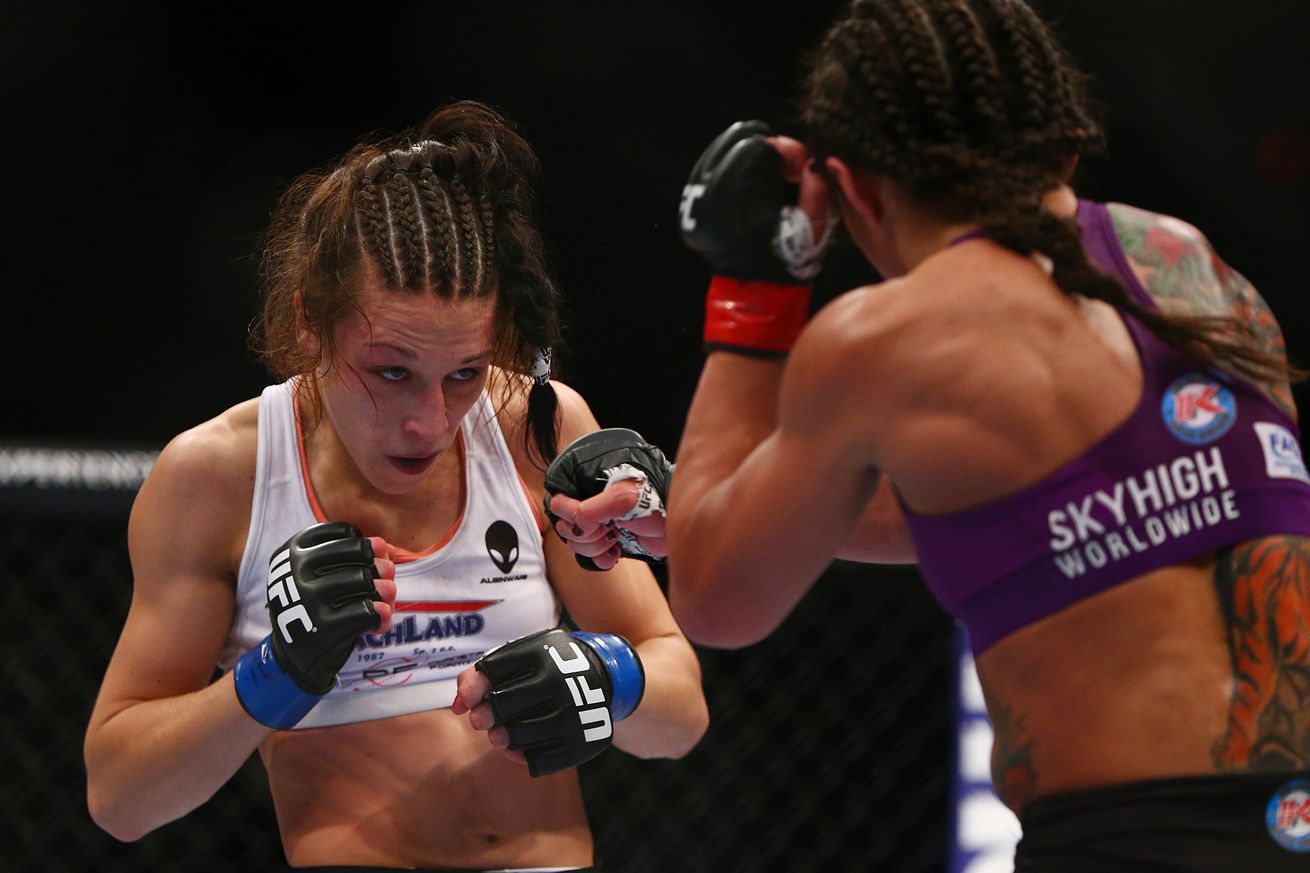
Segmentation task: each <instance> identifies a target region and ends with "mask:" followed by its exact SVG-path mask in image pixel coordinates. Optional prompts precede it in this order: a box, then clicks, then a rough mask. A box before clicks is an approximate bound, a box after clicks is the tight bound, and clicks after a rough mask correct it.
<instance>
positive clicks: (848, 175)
mask: <svg viewBox="0 0 1310 873" xmlns="http://www.w3.org/2000/svg"><path fill="white" fill-rule="evenodd" d="M823 167H824V169H825V170H827V171H828V176H829V177H830V178H831V179H833V180H834V181H835V182H836V183H837V192H838V194H839V195H840V196H841V203H842V206H843V208H844V209H846V210H848V211H849V212H851V213H853V215H851V216H847V217H848V223H849V218H852V217H858V218H859V219H861V220H862V221H864V222H866V223H867V222H874V223H881V222H882V220H883V216H884V211H885V209H884V204H883V202H882V197H881V195H880V192H879V191H878V189H877V186H875V185H868V184H861V182H860V181H859V180H857V179H856V178H855V172H854V171H853V170H852V169H851V168H850V166H849V165H848V164H847V163H846V162H845V161H843V160H842V159H841V158H832V157H830V158H827V159H826V160H824V162H823Z"/></svg>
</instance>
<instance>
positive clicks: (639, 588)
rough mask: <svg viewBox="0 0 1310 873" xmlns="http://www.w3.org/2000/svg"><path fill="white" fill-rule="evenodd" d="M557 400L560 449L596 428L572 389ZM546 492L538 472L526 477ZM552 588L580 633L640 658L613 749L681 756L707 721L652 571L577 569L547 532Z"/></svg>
mask: <svg viewBox="0 0 1310 873" xmlns="http://www.w3.org/2000/svg"><path fill="white" fill-rule="evenodd" d="M556 391H557V394H558V396H559V398H560V410H561V423H560V444H561V445H567V444H568V443H570V442H572V441H573V440H575V439H577V438H578V437H580V436H582V435H583V434H586V433H590V432H592V431H595V430H597V429H599V425H598V424H597V423H596V419H595V417H594V416H593V415H592V413H591V410H590V409H589V408H588V407H587V404H586V402H585V401H584V400H583V399H582V398H581V397H580V396H579V395H578V394H577V393H576V392H575V391H573V390H572V389H569V388H567V387H566V386H563V385H557V386H556ZM524 478H525V480H527V481H529V482H530V483H531V485H532V487H533V491H534V493H536V494H538V495H540V494H542V493H544V485H543V484H542V482H541V479H542V474H541V472H540V471H535V476H534V478H531V479H529V478H528V475H527V474H525V476H524ZM544 542H545V552H546V565H547V572H548V573H549V574H550V579H551V583H552V584H553V585H554V587H555V590H556V592H557V593H558V594H559V596H560V599H561V600H562V601H563V603H564V607H565V608H566V609H567V610H568V613H569V615H570V616H571V617H572V618H573V620H574V622H575V623H576V624H577V625H578V627H579V628H580V629H582V630H586V631H595V632H599V633H616V634H621V635H622V636H623V637H625V638H626V639H627V640H628V642H630V643H632V645H633V647H634V648H635V649H636V650H637V654H638V655H639V656H640V657H641V661H642V665H643V667H644V670H645V676H646V688H645V693H644V694H643V696H642V700H641V703H640V705H639V706H638V707H637V709H636V711H635V712H633V713H632V715H630V716H629V717H628V718H626V719H624V720H623V721H621V722H618V723H617V724H616V725H615V726H614V744H615V745H616V746H618V747H619V748H620V749H623V750H624V751H625V752H628V753H630V754H633V755H637V756H638V757H642V758H680V757H682V756H683V755H685V754H686V753H687V752H689V751H691V749H692V747H694V746H695V745H696V743H697V742H699V741H700V738H701V737H702V736H703V735H704V733H705V729H706V727H707V726H708V724H709V713H708V709H707V707H706V704H705V696H704V693H703V692H702V690H701V674H700V664H699V662H698V661H697V659H696V654H695V652H693V651H692V648H691V645H690V644H689V643H688V642H687V640H686V638H685V637H684V636H683V635H682V632H681V631H680V630H679V629H678V626H677V624H676V623H675V622H674V620H673V616H672V615H671V614H670V612H669V606H668V603H667V602H666V601H665V599H664V595H663V593H662V592H661V591H660V588H659V585H658V583H656V581H655V577H654V576H653V575H652V574H651V572H650V569H649V568H648V567H647V566H646V565H645V564H643V563H641V562H640V561H632V560H623V561H620V562H619V563H618V565H617V566H616V567H614V568H613V569H612V570H609V571H608V572H605V573H596V572H590V571H587V570H583V569H582V568H581V567H579V566H578V564H577V561H576V560H575V559H574V555H573V552H572V551H571V550H570V549H569V548H568V546H566V545H565V544H564V543H563V542H561V541H560V539H559V538H558V537H557V536H555V534H554V533H551V532H547V533H546V535H545V539H544Z"/></svg>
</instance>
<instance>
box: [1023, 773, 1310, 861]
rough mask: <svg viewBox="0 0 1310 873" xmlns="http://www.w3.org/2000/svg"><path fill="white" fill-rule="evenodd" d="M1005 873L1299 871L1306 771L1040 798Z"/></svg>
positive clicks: (1306, 833) (1309, 822)
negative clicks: (1010, 869) (1010, 872)
mask: <svg viewBox="0 0 1310 873" xmlns="http://www.w3.org/2000/svg"><path fill="white" fill-rule="evenodd" d="M1014 869H1015V873H1135V871H1151V873H1246V871H1250V873H1306V871H1308V870H1310V771H1307V772H1304V773H1278V774H1272V775H1271V774H1242V775H1221V776H1197V777H1186V778H1180V779H1157V780H1152V781H1149V782H1133V783H1129V784H1125V785H1116V786H1113V787H1110V788H1103V789H1097V790H1093V791H1079V792H1073V793H1069V794H1058V795H1052V796H1050V797H1044V798H1040V799H1039V800H1037V801H1035V802H1034V803H1033V804H1032V805H1031V806H1029V807H1028V809H1026V810H1025V811H1024V814H1023V839H1022V840H1021V841H1020V842H1019V848H1018V849H1017V850H1016V852H1015V865H1014Z"/></svg>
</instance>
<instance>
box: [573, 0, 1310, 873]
mask: <svg viewBox="0 0 1310 873" xmlns="http://www.w3.org/2000/svg"><path fill="white" fill-rule="evenodd" d="M1081 89H1082V77H1081V75H1080V74H1079V73H1078V72H1077V71H1076V70H1075V69H1074V68H1073V66H1072V65H1071V63H1070V62H1069V61H1068V59H1067V57H1066V56H1065V55H1064V53H1063V51H1062V50H1061V49H1060V47H1059V46H1058V44H1057V43H1056V42H1055V40H1054V37H1053V36H1052V34H1051V33H1050V31H1049V30H1048V29H1047V27H1046V26H1045V24H1044V23H1043V22H1042V21H1041V20H1040V19H1039V18H1038V17H1037V15H1036V14H1035V13H1034V12H1033V11H1032V10H1031V9H1030V8H1029V7H1028V6H1027V5H1025V4H1024V3H1023V2H1021V0H898V2H892V0H855V2H853V3H852V4H851V5H850V6H849V8H848V9H847V10H846V11H845V12H844V13H843V14H842V16H841V17H840V18H839V19H838V20H837V21H836V22H835V23H834V25H833V26H832V28H831V30H830V31H829V33H828V36H827V37H826V39H825V41H824V42H823V44H822V45H821V47H820V48H819V50H818V51H817V52H816V53H815V55H814V58H813V60H812V61H811V65H810V69H809V73H808V76H807V82H806V93H805V96H804V98H803V116H802V121H803V124H804V128H805V132H804V137H805V142H804V143H803V144H802V143H800V142H798V141H796V140H790V139H787V138H784V137H777V136H771V135H770V131H769V129H768V128H767V127H766V126H765V125H763V124H762V123H748V124H738V125H734V126H733V127H731V128H729V129H728V130H727V131H725V133H724V134H723V135H721V136H720V137H719V138H718V139H716V140H715V141H714V142H713V143H712V144H711V146H710V147H709V148H708V149H707V150H706V152H705V153H704V154H703V155H702V157H701V159H700V160H699V161H698V162H697V163H696V165H695V168H694V169H693V171H692V176H691V178H690V179H689V181H688V184H687V185H686V187H685V188H684V190H683V199H682V204H681V209H680V211H679V221H680V226H681V228H682V231H683V236H684V239H686V241H687V242H688V243H689V244H690V245H691V246H692V247H693V248H695V249H696V250H698V251H699V252H701V253H702V254H703V255H704V256H705V257H706V259H707V260H708V261H709V262H710V265H711V267H712V269H713V271H714V273H715V278H714V280H713V281H712V283H711V287H710V292H709V297H708V301H707V309H706V313H707V315H706V341H707V347H708V349H709V352H710V354H709V356H708V358H707V361H706V364H705V368H704V371H703V372H702V374H701V380H700V383H699V385H698V387H697V391H696V396H695V398H694V399H693V401H692V406H691V410H690V412H689V414H688V419H687V424H686V428H685V430H684V433H683V437H682V441H681V444H680V447H679V452H678V464H677V470H676V473H675V474H674V475H673V477H672V485H671V492H670V493H669V494H668V500H667V507H668V510H667V512H668V515H667V530H666V531H665V532H664V533H665V535H666V542H664V543H660V544H659V546H658V547H663V546H667V550H668V556H669V599H670V605H671V606H672V608H673V612H674V615H675V616H676V617H677V619H678V621H679V623H680V625H681V626H682V628H683V629H684V631H685V632H686V633H687V635H688V636H689V637H690V638H692V639H693V640H695V641H697V642H700V643H702V644H706V645H715V646H725V647H736V646H743V645H748V644H750V643H753V642H755V641H757V640H759V639H761V638H763V637H764V636H766V635H767V634H769V633H770V632H771V631H772V630H773V629H774V628H775V627H776V626H777V625H778V624H779V623H780V622H781V621H782V620H783V619H784V618H785V617H786V616H787V614H788V613H789V612H790V610H791V609H792V607H793V606H795V604H796V603H797V601H799V600H800V598H801V597H802V596H803V595H804V594H805V592H806V591H807V590H808V589H809V587H810V586H811V585H812V584H813V582H814V580H815V579H816V577H817V576H818V575H819V574H820V572H821V571H822V570H823V569H824V568H825V567H826V566H827V564H828V563H829V561H830V560H831V559H832V558H833V557H834V556H841V557H848V558H857V559H863V560H871V561H896V560H900V561H912V560H914V559H915V549H914V547H913V545H917V546H918V559H919V561H920V562H921V566H922V568H923V574H924V577H925V578H926V580H927V581H928V582H929V584H930V585H931V586H932V587H933V589H934V590H935V591H936V592H937V594H938V596H939V597H940V598H941V599H942V601H943V602H944V603H945V604H946V605H947V606H948V607H950V608H951V609H953V610H954V611H955V612H956V614H957V615H959V616H960V617H962V618H963V619H964V621H965V622H966V623H967V624H968V625H969V631H970V633H971V636H972V638H973V639H972V643H973V646H974V648H975V650H976V651H977V652H978V658H977V666H978V673H979V678H980V680H981V683H982V688H983V692H984V695H985V697H986V700H987V705H988V711H989V714H990V716H991V718H992V721H993V725H994V727H995V729H996V736H997V742H996V746H995V751H994V776H995V781H996V784H997V788H998V790H999V791H1000V793H1001V795H1002V798H1003V799H1004V800H1005V801H1006V803H1008V804H1009V805H1010V806H1011V807H1012V808H1013V809H1014V810H1015V811H1016V812H1018V813H1019V814H1020V815H1021V817H1022V823H1023V827H1024V838H1023V841H1022V843H1021V844H1020V848H1019V850H1018V852H1017V855H1016V866H1015V869H1016V870H1017V871H1019V873H1039V871H1058V873H1124V871H1148V870H1149V871H1161V870H1168V871H1179V873H1183V871H1187V873H1201V871H1204V873H1233V871H1237V870H1259V871H1261V873H1272V871H1278V873H1290V871H1293V870H1302V871H1303V870H1305V869H1306V867H1307V864H1310V856H1307V854H1306V853H1307V852H1310V487H1308V484H1307V481H1306V473H1305V467H1304V464H1303V462H1302V459H1301V453H1300V447H1299V444H1298V440H1299V436H1298V434H1297V431H1296V412H1295V409H1294V407H1293V404H1292V402H1291V393H1290V389H1289V387H1288V384H1289V379H1290V378H1291V377H1293V376H1299V375H1301V374H1300V373H1299V372H1298V371H1295V370H1292V369H1291V368H1289V367H1288V365H1287V359H1286V354H1285V350H1284V345H1283V339H1282V335H1281V332H1280V331H1279V329H1278V326H1277V324H1276V322H1275V321H1274V319H1273V316H1272V314H1271V313H1270V311H1269V309H1268V307H1267V306H1266V305H1265V302H1264V301H1263V300H1262V299H1261V298H1260V296H1259V295H1258V294H1257V293H1256V292H1255V290H1254V289H1253V288H1252V287H1251V286H1250V284H1249V283H1247V282H1246V281H1245V280H1244V279H1243V278H1242V277H1241V276H1240V275H1238V274H1237V273H1235V272H1233V271H1231V270H1230V269H1229V268H1228V267H1227V266H1225V265H1224V264H1223V263H1222V262H1221V261H1220V260H1219V259H1218V258H1217V257H1216V256H1215V254H1214V252H1213V250H1212V249H1211V248H1210V245H1209V243H1208V242H1207V241H1206V240H1205V239H1204V237H1202V236H1201V234H1200V233H1199V232H1198V231H1197V230H1196V229H1195V228H1192V227H1191V226H1190V225H1187V224H1184V223H1183V222H1181V221H1178V220H1176V219H1172V218H1168V217H1165V216H1160V215H1155V214H1151V213H1148V212H1145V211H1142V210H1139V209H1135V208H1132V207H1128V206H1121V205H1111V206H1102V205H1098V204H1093V203H1080V202H1079V200H1078V199H1077V197H1076V195H1075V194H1074V192H1073V191H1072V189H1071V188H1070V187H1069V186H1068V184H1067V182H1068V179H1069V178H1070V177H1071V175H1072V172H1073V170H1074V167H1075V165H1076V160H1077V156H1078V155H1080V154H1084V153H1087V152H1091V151H1094V150H1095V149H1096V148H1097V147H1098V146H1099V145H1100V130H1099V128H1098V126H1097V123H1096V121H1095V119H1094V118H1092V117H1091V115H1090V114H1089V112H1088V111H1087V109H1086V107H1085V103H1084V100H1083V96H1082V90H1081ZM779 177H782V179H784V180H786V181H789V182H792V183H795V185H796V187H795V188H791V189H788V188H787V187H786V186H785V185H783V184H780V181H779ZM826 195H830V196H831V199H832V200H833V201H835V205H836V208H837V211H839V212H840V218H841V223H842V225H843V226H844V228H845V231H846V233H847V234H849V236H850V237H851V239H852V240H853V241H854V243H855V244H856V245H857V246H858V247H859V249H860V251H861V252H862V253H863V254H864V256H865V257H866V258H867V259H868V260H869V262H870V263H871V264H873V266H874V267H876V268H877V269H878V271H879V272H880V273H881V274H882V275H884V276H885V277H887V278H888V281H886V282H884V283H882V284H880V285H876V286H870V287H864V288H859V289H857V290H855V291H852V292H849V293H848V294H845V295H843V296H841V297H839V298H837V299H836V300H835V301H833V302H832V303H830V304H828V305H827V306H826V307H824V308H823V309H822V310H821V311H820V312H819V313H818V314H817V315H815V316H814V318H813V319H812V320H810V321H809V323H808V324H806V323H805V318H804V316H805V312H806V308H807V307H806V303H807V299H808V298H807V295H808V287H807V285H808V282H809V280H810V279H811V278H812V276H813V274H814V272H815V269H816V265H817V263H818V260H819V258H820V257H821V255H822V250H823V244H824V240H825V239H826V238H827V236H828V231H829V229H830V228H829V227H828V224H829V222H828V211H827V203H828V201H827V197H826ZM628 451H629V454H630V456H631V458H632V460H633V462H634V463H635V464H636V465H638V466H639V465H640V464H641V463H650V464H653V463H654V461H653V460H652V459H653V458H654V456H653V455H652V454H651V453H649V452H647V451H646V449H644V448H643V447H642V446H641V445H640V444H639V443H637V442H636V441H634V442H633V444H632V445H630V446H629V447H628ZM565 454H568V452H567V451H566V453H565ZM653 480H659V477H658V476H656V477H653ZM621 487H630V486H622V485H615V486H613V488H612V489H610V490H607V492H602V494H601V495H599V496H597V497H594V498H590V499H589V500H588V501H583V502H578V501H576V500H574V499H572V498H571V497H570V496H568V495H565V494H561V495H560V496H558V497H556V498H554V499H553V500H552V504H551V507H552V510H553V511H555V512H556V513H557V514H559V515H561V517H563V518H565V519H566V521H571V522H572V523H574V524H577V525H578V528H579V531H580V533H578V534H577V535H576V537H574V538H573V539H574V548H575V549H576V550H578V551H579V552H581V553H586V552H587V551H591V552H592V553H595V552H596V551H597V548H598V547H596V546H589V545H588V540H589V538H592V537H594V536H595V535H596V533H595V532H596V530H601V529H603V528H604V523H605V522H607V521H609V520H611V519H619V520H620V521H619V523H620V524H623V523H624V522H623V521H621V519H623V518H626V517H627V516H626V515H625V514H624V509H625V507H624V506H623V505H622V503H621V502H620V501H618V500H616V499H615V498H614V497H613V496H611V495H610V491H613V492H614V494H617V493H619V492H618V489H619V488H621ZM602 506H603V507H604V511H602V509H601V508H600V507H602ZM902 506H903V507H904V508H905V513H903V512H902V510H901V507H902ZM607 512H608V515H607V514H606V513H607ZM907 514H908V519H907ZM640 523H641V525H642V528H641V529H640V530H638V529H636V528H635V527H634V528H633V532H634V533H637V534H639V535H641V536H642V537H643V538H644V540H645V541H646V542H649V543H654V542H655V540H656V539H657V533H656V532H655V531H653V530H652V529H651V528H650V527H649V522H648V520H647V519H642V520H641V522H640ZM911 531H913V534H914V543H913V544H912V543H911V539H910V532H911ZM880 618H882V619H884V620H886V621H888V622H892V621H895V620H896V617H895V616H884V617H880ZM871 620H872V619H871ZM870 637H871V639H870V641H869V645H870V646H876V645H877V640H876V631H875V632H872V633H871V634H870ZM828 657H836V656H834V655H831V653H828V654H826V655H825V654H819V653H816V657H815V660H814V664H815V669H823V665H824V664H825V663H826V660H825V659H826V658H828ZM852 729H853V730H858V725H857V724H856V723H855V720H853V724H852Z"/></svg>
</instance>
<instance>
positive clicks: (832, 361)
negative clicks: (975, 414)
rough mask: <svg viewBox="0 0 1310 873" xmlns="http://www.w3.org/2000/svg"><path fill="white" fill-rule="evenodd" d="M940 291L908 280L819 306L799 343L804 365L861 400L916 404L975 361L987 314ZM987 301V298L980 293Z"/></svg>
mask: <svg viewBox="0 0 1310 873" xmlns="http://www.w3.org/2000/svg"><path fill="white" fill-rule="evenodd" d="M969 293H971V292H969V291H967V290H963V291H962V290H959V289H943V288H940V287H937V286H936V285H935V283H933V285H932V287H929V283H925V281H924V279H923V278H922V277H918V276H909V277H905V278H902V279H896V280H892V281H888V282H884V283H882V284H879V285H873V286H866V287H864V288H859V289H856V290H855V291H852V292H850V293H848V294H845V295H842V296H841V297H838V298H837V299H836V300H834V301H833V302H832V303H831V304H829V305H828V306H825V307H824V308H823V309H822V310H821V311H820V312H819V313H818V314H817V315H816V316H815V318H814V319H813V321H812V322H811V324H810V325H809V326H808V327H807V329H806V331H805V336H804V337H803V343H802V344H800V345H798V351H799V352H800V354H799V355H793V357H794V358H796V359H797V364H798V368H799V366H800V365H803V366H804V367H805V368H806V369H807V370H811V371H812V372H813V373H814V376H815V377H816V378H820V379H823V380H826V381H827V382H828V383H829V384H837V385H843V386H850V387H852V388H854V387H856V386H858V388H859V391H858V394H859V396H860V397H861V398H869V397H871V396H875V395H876V396H877V397H879V398H880V399H881V401H882V402H885V403H895V402H898V401H900V400H904V401H906V402H911V403H915V404H921V403H923V402H924V400H925V396H924V392H926V391H928V392H935V391H938V390H940V389H942V388H943V387H945V386H948V385H949V384H950V383H952V382H953V381H954V380H956V379H958V377H959V374H960V372H961V370H962V369H964V368H965V367H966V365H968V364H970V363H971V362H972V363H973V364H976V363H977V359H978V357H979V356H978V347H979V346H980V345H983V344H986V343H987V340H986V335H987V333H986V331H985V329H984V330H980V329H979V328H980V327H983V328H985V323H986V322H987V320H988V316H987V315H986V313H985V312H983V311H982V310H981V308H980V307H978V306H974V305H970V303H969V302H967V301H965V300H962V299H960V295H961V294H969ZM978 296H979V297H980V298H981V299H983V300H985V299H986V295H985V293H983V292H980V293H979V295H978Z"/></svg>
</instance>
